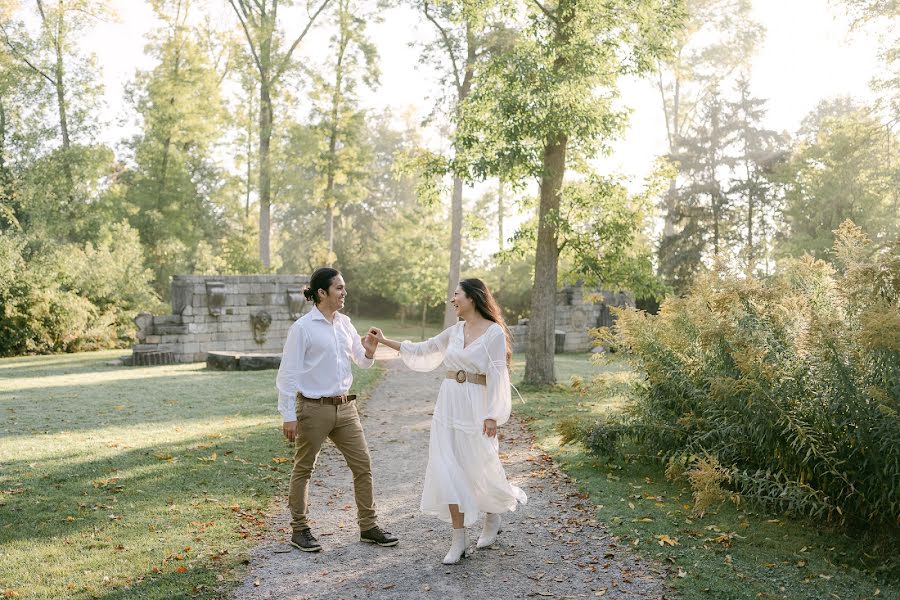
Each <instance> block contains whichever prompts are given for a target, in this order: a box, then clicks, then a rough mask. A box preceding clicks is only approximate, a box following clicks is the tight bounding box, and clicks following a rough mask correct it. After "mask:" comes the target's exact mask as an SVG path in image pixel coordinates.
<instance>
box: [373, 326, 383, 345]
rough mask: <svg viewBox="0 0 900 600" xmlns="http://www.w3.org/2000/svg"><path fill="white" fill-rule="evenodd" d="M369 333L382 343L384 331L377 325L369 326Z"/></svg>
mask: <svg viewBox="0 0 900 600" xmlns="http://www.w3.org/2000/svg"><path fill="white" fill-rule="evenodd" d="M369 335H372V336H375V339H376V340H378V341H379V342H381V343H384V332H383V331H381V330H380V329H378V328H377V327H369Z"/></svg>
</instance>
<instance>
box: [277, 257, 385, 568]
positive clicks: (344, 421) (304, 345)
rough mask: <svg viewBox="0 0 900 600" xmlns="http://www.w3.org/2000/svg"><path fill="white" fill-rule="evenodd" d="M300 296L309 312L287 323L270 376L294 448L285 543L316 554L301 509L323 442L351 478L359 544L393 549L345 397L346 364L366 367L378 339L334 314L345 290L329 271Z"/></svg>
mask: <svg viewBox="0 0 900 600" xmlns="http://www.w3.org/2000/svg"><path fill="white" fill-rule="evenodd" d="M303 293H304V295H306V298H307V300H312V301H313V302H315V307H314V308H313V309H312V310H311V311H310V312H308V313H307V314H305V315H304V316H302V317H301V318H299V319H297V321H296V322H295V323H294V324H293V325H291V329H290V331H289V332H288V336H287V341H286V342H285V344H284V354H283V355H282V359H281V367H280V368H279V369H278V377H277V378H276V387H277V388H278V410H279V411H280V412H281V415H282V417H283V419H284V424H283V425H282V429H283V431H284V435H285V437H286V438H287V439H288V440H289V441H291V442H293V443H294V469H293V471H292V472H291V490H290V500H289V505H290V509H291V529H292V530H293V534H292V535H291V545H293V546H295V547H297V548H299V549H300V550H302V551H304V552H318V551H319V550H321V549H322V546H321V545H320V544H319V542H318V541H316V538H315V537H313V534H312V532H311V531H310V528H309V524H308V522H307V506H308V503H309V477H310V475H311V473H312V470H313V467H315V464H316V458H317V457H318V456H319V450H320V449H321V447H322V443H323V442H324V441H325V438H326V437H327V438H331V441H332V442H334V445H335V446H337V448H338V450H340V451H341V454H343V455H344V459H345V460H346V461H347V465H348V466H349V467H350V471H351V472H352V473H353V491H354V494H355V496H356V509H357V515H358V518H359V529H360V536H359V537H360V541H363V542H369V543H373V544H378V545H379V546H395V545H397V543H398V541H399V540H398V539H397V538H396V537H394V536H392V535H391V534H390V533H389V532H387V531H384V530H382V529H381V528H380V527H378V525H377V524H376V519H375V500H374V497H373V491H372V467H371V462H370V459H369V448H368V446H367V445H366V436H365V434H364V433H363V428H362V425H361V424H360V422H359V413H358V412H357V410H356V402H355V399H356V396H348V395H347V392H348V391H349V390H350V385H351V384H352V383H353V375H352V372H351V369H350V361H351V360H353V362H355V363H356V364H357V365H359V366H360V367H362V368H364V369H367V368H369V367H371V366H372V364H373V363H374V360H373V358H374V355H375V349H376V348H377V346H378V341H377V340H376V339H375V338H374V337H373V336H371V335H367V336H366V338H365V340H364V341H360V337H359V334H358V333H357V331H356V328H355V327H353V324H352V323H351V322H350V318H349V317H347V316H346V315H344V314H341V313H340V312H339V311H340V310H341V309H342V308H344V298H346V296H347V289H346V287H345V285H344V278H343V277H341V274H340V273H339V272H338V271H336V270H335V269H331V268H328V267H323V268H320V269H316V271H315V272H314V273H313V274H312V277H311V278H310V282H309V287H308V288H306V289H305V290H304V291H303Z"/></svg>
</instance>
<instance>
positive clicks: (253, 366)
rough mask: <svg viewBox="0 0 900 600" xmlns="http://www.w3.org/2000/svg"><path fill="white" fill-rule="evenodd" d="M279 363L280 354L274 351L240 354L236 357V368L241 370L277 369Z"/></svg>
mask: <svg viewBox="0 0 900 600" xmlns="http://www.w3.org/2000/svg"><path fill="white" fill-rule="evenodd" d="M280 364H281V354H275V353H259V354H242V355H241V356H240V358H238V368H239V369H240V370H241V371H261V370H264V369H277V368H278V366H279V365H280Z"/></svg>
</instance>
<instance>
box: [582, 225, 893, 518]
mask: <svg viewBox="0 0 900 600" xmlns="http://www.w3.org/2000/svg"><path fill="white" fill-rule="evenodd" d="M835 233H836V234H837V241H836V244H835V249H834V252H835V264H834V265H830V264H827V263H825V262H823V261H816V260H813V259H812V258H809V257H806V258H804V259H799V260H793V261H790V262H787V263H785V264H784V265H782V266H781V269H780V272H779V274H778V275H776V276H774V277H771V278H768V279H765V280H755V279H741V278H737V277H733V276H728V275H725V274H722V273H717V274H710V275H708V276H706V277H703V278H701V279H700V280H699V281H698V282H697V284H696V285H695V286H694V287H693V289H692V290H691V292H690V293H689V294H688V295H687V296H686V297H683V298H670V299H667V300H666V301H665V302H664V303H663V305H662V307H661V309H660V312H659V314H658V315H656V316H650V315H647V314H645V313H643V312H640V311H636V310H622V311H619V312H618V320H617V322H616V325H615V331H613V332H605V334H604V336H605V337H606V338H607V339H606V340H605V341H607V342H608V341H609V338H612V339H614V340H615V342H616V343H617V344H618V345H619V347H620V348H621V349H622V350H624V353H625V354H626V355H627V356H628V357H630V359H631V360H633V362H634V364H635V366H636V367H637V368H638V369H639V371H640V372H641V373H642V374H643V375H644V379H643V381H642V382H641V383H640V384H639V385H637V386H636V388H635V401H634V403H633V404H632V405H631V406H630V408H629V410H628V411H627V412H626V414H625V415H624V416H623V417H622V418H621V419H620V421H619V422H618V423H616V424H613V425H611V424H610V423H601V424H598V425H596V426H595V427H593V428H592V429H589V430H588V431H587V432H585V433H583V435H581V436H580V438H579V439H580V441H584V442H588V441H589V440H592V438H596V436H597V432H598V431H606V432H609V431H611V430H615V431H618V432H619V434H620V436H622V437H623V438H625V439H629V440H632V441H635V442H638V443H639V444H642V445H643V446H644V447H645V448H646V449H647V450H650V451H651V452H652V453H653V454H654V455H655V456H657V457H658V458H660V459H661V460H663V461H668V462H670V463H671V462H673V461H682V463H684V461H685V458H684V457H689V459H688V461H687V464H684V465H683V466H684V467H685V469H684V470H685V471H686V472H687V473H688V477H689V478H690V477H691V475H690V474H689V473H690V472H691V471H693V472H694V478H695V479H696V478H698V477H699V478H700V479H703V480H704V481H707V482H712V484H711V487H709V488H708V490H707V491H708V492H709V494H712V495H713V496H715V488H716V486H722V487H725V488H729V489H731V490H734V491H736V492H739V493H740V494H741V496H742V497H745V498H747V499H751V500H757V501H761V502H764V503H766V504H768V505H769V506H771V507H772V508H774V509H776V510H779V511H784V512H789V513H795V514H803V515H807V516H810V517H814V518H820V519H823V520H831V521H836V522H841V523H868V524H872V525H881V524H884V525H888V526H896V525H898V524H900V418H898V411H900V407H898V397H900V241H898V243H896V244H895V245H894V246H893V247H891V248H882V249H877V248H875V247H873V244H871V242H870V241H869V240H868V239H867V238H866V237H865V236H864V235H863V233H862V232H861V230H860V229H859V228H857V227H856V226H854V225H853V224H852V223H849V222H847V223H845V224H843V225H842V226H841V227H840V228H839V229H838V230H837V231H836V232H835ZM569 429H570V430H574V428H573V427H572V426H571V425H570V426H569ZM604 435H607V434H604ZM591 444H592V445H593V446H595V447H597V448H598V449H601V450H604V451H608V448H605V447H604V444H596V442H591ZM698 457H699V458H698ZM704 461H705V462H704ZM715 474H718V476H717V477H718V479H716V477H712V475H715ZM714 480H715V481H714ZM698 481H699V479H698ZM695 483H696V482H695ZM693 487H694V489H695V491H697V490H698V486H696V485H695V486H693ZM701 487H702V486H701ZM709 494H707V496H709ZM722 497H725V496H724V495H723V496H722ZM710 498H711V496H709V497H708V498H707V499H706V500H704V502H708V501H711V500H710Z"/></svg>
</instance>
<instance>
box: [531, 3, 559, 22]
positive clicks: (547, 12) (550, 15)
mask: <svg viewBox="0 0 900 600" xmlns="http://www.w3.org/2000/svg"><path fill="white" fill-rule="evenodd" d="M531 2H532V4H534V5H535V6H537V7H538V8H539V9H541V12H542V13H544V14H545V15H546V16H547V18H548V19H550V20H551V21H553V22H554V23H556V24H557V25H559V19H557V18H556V15H554V14H553V13H552V12H551V11H550V9H548V8H547V7H546V6H544V5H543V4H541V3H540V2H538V0H531Z"/></svg>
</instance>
